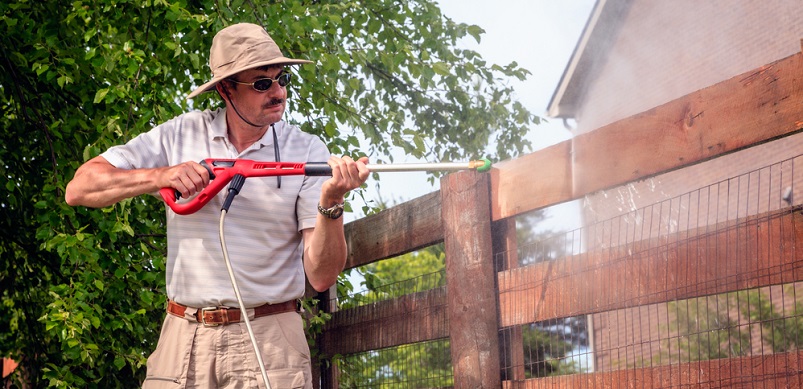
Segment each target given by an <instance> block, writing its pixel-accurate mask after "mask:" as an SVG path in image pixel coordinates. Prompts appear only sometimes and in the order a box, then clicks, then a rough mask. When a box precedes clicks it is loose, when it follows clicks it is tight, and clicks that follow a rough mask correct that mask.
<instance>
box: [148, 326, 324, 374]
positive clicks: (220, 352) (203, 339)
mask: <svg viewBox="0 0 803 389" xmlns="http://www.w3.org/2000/svg"><path fill="white" fill-rule="evenodd" d="M251 327H252V328H253V330H254V335H255V336H256V338H257V344H258V345H259V348H260V350H261V352H262V360H263V361H264V362H265V369H266V370H267V372H268V378H269V379H270V385H271V388H272V389H285V388H305V389H306V388H309V389H311V388H312V377H311V369H310V352H309V347H308V346H307V340H306V337H305V336H304V329H303V324H302V321H301V316H300V315H299V314H298V313H296V312H286V313H280V314H276V315H271V316H265V317H260V318H258V319H252V320H251ZM142 387H143V388H144V389H160V388H265V384H264V383H263V382H262V373H261V372H260V370H259V365H258V363H257V359H256V356H255V355H254V347H253V346H252V345H251V339H250V338H249V336H248V330H247V328H246V326H245V323H236V324H229V325H226V326H218V327H206V326H204V325H203V324H199V323H196V322H193V321H189V320H186V319H182V318H179V317H176V316H173V315H170V314H168V315H167V317H166V318H165V321H164V324H163V326H162V333H161V335H160V336H159V344H158V345H157V346H156V350H155V351H154V352H153V354H151V356H150V357H149V358H148V374H147V377H146V378H145V382H143V384H142Z"/></svg>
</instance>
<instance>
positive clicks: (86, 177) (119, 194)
mask: <svg viewBox="0 0 803 389" xmlns="http://www.w3.org/2000/svg"><path fill="white" fill-rule="evenodd" d="M208 184H209V172H208V171H207V170H206V168H204V167H203V166H201V164H199V163H198V162H192V161H190V162H184V163H181V164H178V165H175V166H169V167H162V168H154V169H132V170H126V169H119V168H117V167H115V166H114V165H112V164H110V163H109V161H107V160H106V159H105V158H103V157H101V156H98V157H95V158H92V159H90V160H89V161H87V162H86V163H84V164H83V165H81V167H79V168H78V170H77V171H76V172H75V176H74V177H73V179H72V181H70V182H69V183H68V184H67V190H66V193H65V196H64V197H65V200H66V201H67V204H69V205H71V206H76V205H82V206H85V207H92V208H102V207H107V206H109V205H112V204H114V203H116V202H118V201H120V200H123V199H127V198H130V197H136V196H139V195H142V194H146V193H156V192H158V191H159V190H160V189H162V188H165V187H171V188H174V189H176V190H177V191H179V192H180V193H181V196H182V197H190V196H192V195H194V194H195V193H197V192H199V191H201V190H203V188H204V187H206V186H207V185H208Z"/></svg>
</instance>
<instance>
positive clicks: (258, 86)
mask: <svg viewBox="0 0 803 389" xmlns="http://www.w3.org/2000/svg"><path fill="white" fill-rule="evenodd" d="M229 81H231V82H233V83H235V84H241V85H251V87H253V88H254V90H255V91H257V92H267V91H268V89H270V87H271V86H273V82H274V81H276V82H278V83H279V86H282V87H283V86H287V84H289V83H290V73H282V74H280V75H279V77H276V78H270V77H265V78H260V79H259V80H256V81H254V82H240V81H237V80H232V79H229Z"/></svg>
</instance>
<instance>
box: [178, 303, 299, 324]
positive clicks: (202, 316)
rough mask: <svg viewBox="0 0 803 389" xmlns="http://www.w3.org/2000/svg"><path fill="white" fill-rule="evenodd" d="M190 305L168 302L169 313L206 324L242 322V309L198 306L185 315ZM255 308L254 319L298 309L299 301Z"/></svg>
mask: <svg viewBox="0 0 803 389" xmlns="http://www.w3.org/2000/svg"><path fill="white" fill-rule="evenodd" d="M187 309H189V307H186V306H184V305H181V304H179V303H177V302H175V301H168V302H167V313H169V314H171V315H174V316H178V317H181V318H184V319H189V318H191V317H192V318H195V321H197V322H198V323H201V324H203V325H205V326H212V327H214V326H225V325H227V324H234V323H239V322H240V319H241V317H240V309H238V308H226V307H207V308H198V309H197V310H196V311H195V314H194V315H192V316H185V315H184V312H186V311H187ZM253 310H254V319H256V318H258V317H263V316H269V315H275V314H277V313H284V312H292V311H298V310H299V309H298V301H296V300H292V301H285V302H283V303H278V304H265V305H260V306H258V307H256V308H253Z"/></svg>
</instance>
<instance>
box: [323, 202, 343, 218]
mask: <svg viewBox="0 0 803 389" xmlns="http://www.w3.org/2000/svg"><path fill="white" fill-rule="evenodd" d="M343 206H344V204H343V203H339V204H335V205H333V206H332V207H330V208H324V207H322V206H321V204H320V203H318V212H319V213H320V214H321V215H323V216H326V217H328V218H330V219H338V218H340V217H341V216H343Z"/></svg>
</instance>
